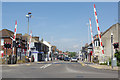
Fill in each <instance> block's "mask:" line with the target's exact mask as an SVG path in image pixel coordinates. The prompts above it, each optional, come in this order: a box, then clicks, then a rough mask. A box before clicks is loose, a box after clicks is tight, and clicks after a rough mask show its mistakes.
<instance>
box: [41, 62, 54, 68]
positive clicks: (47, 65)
mask: <svg viewBox="0 0 120 80" xmlns="http://www.w3.org/2000/svg"><path fill="white" fill-rule="evenodd" d="M53 63H56V62H53ZM51 65H52V63H50V64H45V65H44V66H42V67H40V68H41V69H45V68H47V67H49V66H51Z"/></svg>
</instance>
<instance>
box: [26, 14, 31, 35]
mask: <svg viewBox="0 0 120 80" xmlns="http://www.w3.org/2000/svg"><path fill="white" fill-rule="evenodd" d="M31 14H32V13H31V12H28V14H27V15H26V18H28V35H29V18H31V17H32V15H31Z"/></svg>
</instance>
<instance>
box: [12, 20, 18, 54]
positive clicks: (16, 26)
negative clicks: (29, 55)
mask: <svg viewBox="0 0 120 80" xmlns="http://www.w3.org/2000/svg"><path fill="white" fill-rule="evenodd" d="M16 31H17V21H15V30H14V37H13V41H15V38H16ZM13 55H14V47H13Z"/></svg>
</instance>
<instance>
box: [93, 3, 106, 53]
mask: <svg viewBox="0 0 120 80" xmlns="http://www.w3.org/2000/svg"><path fill="white" fill-rule="evenodd" d="M94 15H95V19H96V24H97V31H98V35H99V40H100V46H101V48H102V53H103V54H104V50H103V47H102V46H103V45H102V41H101V34H100V28H99V24H98V18H97V12H96V7H95V4H94Z"/></svg>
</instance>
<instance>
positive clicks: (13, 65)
mask: <svg viewBox="0 0 120 80" xmlns="http://www.w3.org/2000/svg"><path fill="white" fill-rule="evenodd" d="M8 66H10V67H11V66H18V65H8Z"/></svg>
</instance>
